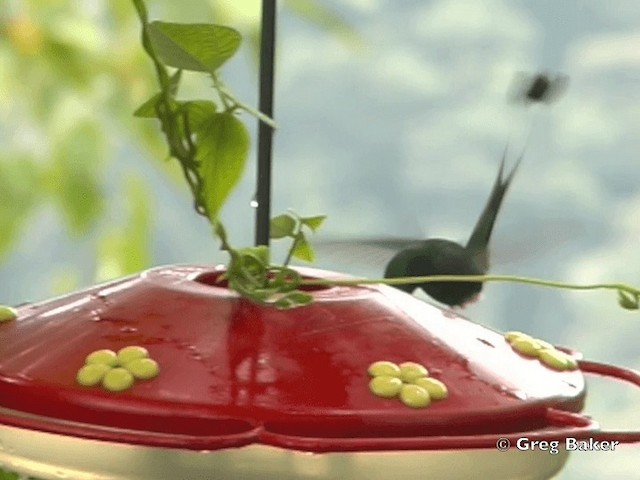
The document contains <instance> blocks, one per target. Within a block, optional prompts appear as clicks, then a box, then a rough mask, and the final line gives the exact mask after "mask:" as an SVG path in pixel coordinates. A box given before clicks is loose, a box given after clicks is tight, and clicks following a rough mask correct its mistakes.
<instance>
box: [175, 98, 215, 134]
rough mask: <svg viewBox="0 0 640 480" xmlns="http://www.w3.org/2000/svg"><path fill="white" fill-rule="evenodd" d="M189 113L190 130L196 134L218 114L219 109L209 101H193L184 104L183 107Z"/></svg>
mask: <svg viewBox="0 0 640 480" xmlns="http://www.w3.org/2000/svg"><path fill="white" fill-rule="evenodd" d="M181 108H183V109H184V110H185V111H186V112H187V118H188V119H189V130H190V131H191V132H196V131H198V130H200V129H201V128H202V127H203V126H204V125H205V124H206V123H207V122H209V121H211V119H212V118H213V117H214V115H215V114H216V111H217V109H218V107H217V106H216V104H215V103H213V102H211V101H209V100H193V101H190V102H182V107H181Z"/></svg>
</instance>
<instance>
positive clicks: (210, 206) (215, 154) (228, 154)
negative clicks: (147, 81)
mask: <svg viewBox="0 0 640 480" xmlns="http://www.w3.org/2000/svg"><path fill="white" fill-rule="evenodd" d="M197 136H198V153H197V155H196V159H197V161H198V172H199V174H200V177H201V179H202V190H203V191H202V193H203V201H204V206H205V208H206V210H207V214H208V216H209V220H210V221H211V223H212V224H215V223H216V220H217V217H218V213H219V211H220V208H222V205H224V202H225V200H226V199H227V197H228V196H229V194H230V193H231V191H232V190H233V188H234V187H235V186H236V184H237V183H238V181H239V180H240V178H241V176H242V172H243V171H244V166H245V163H246V160H247V154H248V152H249V132H247V128H246V127H245V126H244V124H243V123H242V122H241V121H240V120H238V119H237V118H236V117H234V116H233V114H231V113H217V114H215V115H213V116H212V117H210V119H209V121H207V122H206V123H205V124H204V125H203V126H202V128H201V129H200V130H199V131H198V132H197Z"/></svg>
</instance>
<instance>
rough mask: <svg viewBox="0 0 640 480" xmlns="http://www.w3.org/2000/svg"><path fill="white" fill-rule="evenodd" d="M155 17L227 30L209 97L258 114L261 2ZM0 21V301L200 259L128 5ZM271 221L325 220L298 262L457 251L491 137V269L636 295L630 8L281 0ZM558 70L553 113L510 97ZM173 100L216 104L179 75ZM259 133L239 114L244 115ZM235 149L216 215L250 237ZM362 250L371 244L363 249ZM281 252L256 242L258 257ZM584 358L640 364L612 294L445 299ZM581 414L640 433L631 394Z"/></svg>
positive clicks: (617, 470) (634, 322) (523, 292)
mask: <svg viewBox="0 0 640 480" xmlns="http://www.w3.org/2000/svg"><path fill="white" fill-rule="evenodd" d="M147 4H148V7H149V9H150V16H151V18H152V19H164V20H169V21H178V22H203V21H212V22H216V23H221V24H227V25H229V26H232V27H234V28H236V29H238V30H239V31H240V32H241V33H242V34H243V36H244V38H245V43H244V46H243V47H242V51H241V52H240V54H239V55H237V56H236V57H234V58H233V59H232V60H231V61H230V62H229V64H228V65H227V66H226V67H225V68H224V69H223V75H224V79H225V81H226V83H227V85H228V86H229V87H230V88H231V89H232V90H233V91H234V92H235V93H236V95H237V96H238V97H239V98H240V99H242V100H244V101H245V102H246V103H248V104H251V105H256V104H257V70H258V69H257V50H256V39H257V34H258V21H259V18H260V2H259V1H258V0H243V1H239V0H235V1H233V0H225V1H222V0H210V1H208V2H207V1H185V2H173V1H170V0H148V1H147ZM2 5H3V8H2V12H0V141H1V142H2V143H1V144H2V146H3V148H2V149H1V151H0V180H1V182H2V184H1V186H0V302H2V303H5V304H13V305H16V304H19V303H22V302H27V301H40V300H44V299H46V298H48V297H51V296H53V295H59V294H64V293H66V292H69V291H72V290H75V289H78V288H81V287H84V286H88V285H91V284H93V283H96V282H102V281H106V280H108V279H111V278H115V277H118V276H122V275H126V274H129V273H133V272H136V271H139V270H141V269H143V268H146V267H149V266H153V265H161V264H170V263H207V264H213V263H220V262H225V261H226V256H225V255H224V254H223V253H222V252H220V251H219V250H218V244H217V242H215V241H214V240H213V236H212V233H211V230H210V227H209V225H208V224H207V222H206V220H205V219H204V218H203V217H200V216H198V215H196V214H195V211H194V210H193V208H192V199H191V198H190V195H189V192H188V189H187V186H186V184H185V182H184V181H183V179H182V178H181V176H180V171H179V168H178V165H177V163H176V162H175V161H168V160H167V150H166V147H165V145H164V143H163V141H162V138H161V136H160V132H159V128H158V124H157V123H156V122H155V121H153V120H146V119H145V120H142V119H135V118H133V116H132V112H133V111H134V110H135V108H137V107H138V106H139V105H140V104H141V103H142V102H143V101H145V100H146V99H147V98H148V97H150V96H151V95H152V94H153V93H154V92H155V91H156V90H157V86H156V83H155V78H154V76H153V70H152V65H151V63H150V62H149V60H148V59H147V57H146V56H145V54H144V52H143V50H142V48H141V47H140V45H139V32H140V27H139V25H138V22H137V18H136V17H135V15H134V9H133V7H132V5H131V4H130V2H122V1H119V2H106V1H99V0H83V1H82V2H72V1H69V0H37V1H36V0H31V1H27V0H4V1H3V3H2ZM279 6H280V10H279V17H278V46H277V57H278V58H277V69H276V83H277V86H276V98H275V110H276V114H275V117H276V121H277V123H278V126H279V129H278V131H277V133H276V137H275V152H274V162H275V163H274V185H273V190H274V198H273V213H274V214H276V213H280V212H282V211H284V210H286V209H287V208H294V209H295V210H296V211H297V212H298V213H300V214H304V215H315V214H327V215H328V220H327V222H326V223H325V225H324V226H323V228H322V231H321V232H320V233H318V234H317V235H316V236H317V239H318V240H319V241H320V242H319V247H318V261H317V262H316V266H318V267H321V268H327V269H332V270H338V271H343V272H347V273H352V274H354V275H365V276H369V277H380V276H382V272H383V270H384V260H381V259H380V258H379V255H377V253H375V252H371V251H370V250H367V249H366V248H364V247H362V246H358V244H356V243H354V244H353V245H351V246H345V247H344V248H343V247H341V248H328V249H327V248H322V240H323V239H324V240H336V239H341V240H345V239H354V241H355V240H357V239H362V238H376V237H389V236H400V237H407V236H415V237H416V238H422V237H426V236H438V237H445V238H450V239H454V240H460V241H466V239H467V237H468V235H469V233H470V231H471V229H472V227H473V225H474V223H475V221H476V219H477V216H478V215H479V213H480V210H481V208H482V205H483V204H484V201H485V200H486V198H487V196H488V193H489V190H490V188H491V185H492V183H493V181H494V178H495V174H496V171H497V168H498V165H499V160H500V156H501V155H502V152H503V149H504V147H505V145H506V144H507V142H509V144H510V145H511V147H512V149H511V151H510V152H511V154H510V157H511V159H514V158H515V156H516V154H517V153H519V152H520V150H521V149H522V148H523V147H524V146H525V142H526V138H527V135H528V134H529V132H530V135H529V136H528V141H527V142H526V147H527V151H526V156H525V160H524V162H523V164H522V166H521V168H520V170H519V172H518V176H517V177H516V179H515V181H514V183H513V186H512V188H511V190H510V191H509V193H508V195H507V198H506V201H505V203H504V205H503V209H502V214H501V215H500V217H499V218H498V223H497V225H496V229H495V231H494V236H493V247H494V249H493V266H492V271H493V272H494V273H503V274H519V275H524V276H534V277H544V278H548V279H554V280H562V281H567V282H578V283H590V282H627V283H630V284H633V285H636V286H638V285H640V248H639V239H640V221H639V220H640V213H639V212H640V161H639V159H638V158H637V152H638V151H640V26H639V25H640V3H638V2H637V1H636V0H614V1H612V2H601V1H597V0H564V1H562V2H557V1H552V0H538V1H536V2H526V1H524V0H512V1H506V0H505V1H501V0H430V1H427V0H420V1H418V0H405V1H403V2H393V1H391V0H341V1H337V0H326V1H322V2H320V1H314V0H289V1H282V2H280V3H279ZM541 70H548V71H550V72H562V73H564V74H567V75H569V77H570V83H569V88H568V90H567V92H566V94H565V96H564V97H563V98H561V99H560V100H559V101H558V103H557V104H554V105H552V106H550V107H546V106H542V107H536V108H525V107H524V106H522V105H514V104H511V103H509V102H508V101H507V95H508V92H509V91H510V89H512V87H513V79H514V76H515V75H516V74H517V73H518V72H535V71H541ZM183 78H184V87H183V89H182V91H181V96H183V97H184V98H185V99H186V98H212V96H213V92H212V91H211V89H210V88H209V84H208V81H207V79H206V78H203V77H202V76H199V75H195V74H188V73H187V74H185V75H184V76H183ZM243 119H244V120H245V121H246V122H247V125H248V126H249V127H250V128H251V131H252V134H253V135H254V136H253V138H254V140H255V131H256V128H255V127H256V125H255V124H256V122H255V120H254V119H253V118H251V117H249V116H247V115H244V116H243ZM254 191H255V154H254V153H252V156H251V157H250V162H249V164H248V168H247V172H246V175H245V177H244V180H243V182H242V184H241V185H240V187H239V188H238V189H237V191H236V192H235V194H234V195H233V198H232V199H231V201H230V202H229V203H228V204H227V206H226V207H225V209H224V211H223V221H224V222H225V225H226V226H227V229H228V230H229V233H230V236H231V240H232V243H233V244H234V245H249V244H251V243H252V242H253V225H254V211H253V209H252V208H251V207H250V205H249V203H250V200H251V199H252V197H253V194H254ZM374 253H375V254H374ZM281 254H282V252H281V250H279V249H278V248H276V259H279V258H280V257H278V255H281ZM464 313H465V315H466V316H467V317H469V318H471V319H472V320H474V321H476V322H478V323H481V324H483V325H486V326H488V327H490V328H494V329H498V330H507V329H509V330H512V329H520V330H524V331H526V332H527V333H530V334H532V335H534V336H537V337H541V338H543V339H546V340H547V341H550V342H552V343H555V344H558V345H567V346H571V347H573V348H576V349H578V350H580V351H582V352H584V354H585V356H586V357H587V358H590V359H592V360H598V361H606V362H611V363H616V364H621V365H624V366H627V367H631V368H635V369H640V350H639V348H638V344H639V342H638V340H639V339H640V336H639V335H638V332H639V331H640V316H639V315H640V314H638V313H637V312H628V311H625V310H622V309H620V308H619V307H618V305H617V302H616V296H615V294H614V293H607V292H604V293H601V292H595V293H585V292H565V291H558V290H551V289H541V288H535V287H528V286H523V285H515V284H498V283H493V284H488V285H487V286H486V287H485V290H484V298H483V300H482V301H481V302H480V303H478V304H476V305H474V306H472V307H470V308H468V309H467V310H465V312H464ZM589 390H590V391H589V398H588V404H587V412H588V413H590V414H592V415H593V416H594V417H595V418H596V419H597V420H599V421H600V422H601V424H602V425H603V426H604V427H607V428H632V427H633V428H635V429H639V428H640V408H638V406H639V405H640V393H638V392H637V391H634V390H633V388H632V387H630V386H626V385H619V384H616V383H613V382H608V381H602V380H599V379H589ZM639 452H640V449H639V447H637V446H634V447H624V448H619V449H618V450H617V451H615V452H588V453H580V454H573V455H572V456H571V459H570V460H569V463H568V465H567V467H566V468H565V469H564V471H563V472H562V473H561V474H560V475H559V477H558V478H561V479H578V478H580V479H602V478H620V479H624V478H638V474H637V471H638V468H639V467H640V456H639V455H638V453H639Z"/></svg>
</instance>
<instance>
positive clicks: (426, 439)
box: [0, 266, 640, 480]
mask: <svg viewBox="0 0 640 480" xmlns="http://www.w3.org/2000/svg"><path fill="white" fill-rule="evenodd" d="M221 271H222V270H221V269H211V268H210V267H205V266H170V267H161V268H155V269H152V270H148V271H146V272H143V273H142V274H140V275H136V276H133V277H129V278H125V279H121V280H117V281H114V282H111V283H108V284H104V285H99V286H96V287H92V288H89V289H87V290H84V291H81V292H77V293H73V294H71V295H67V296H64V297H60V298H57V299H53V300H50V301H47V302H43V303H40V304H36V305H28V306H23V307H20V308H18V318H17V320H16V321H11V322H5V323H3V324H0V445H2V448H0V468H4V469H6V470H14V471H18V472H20V473H23V474H26V475H31V476H35V477H39V478H63V476H64V475H66V478H73V479H75V480H83V479H111V480H113V479H122V480H124V479H126V480H134V479H150V480H151V479H153V480H157V479H158V478H189V479H196V478H197V479H199V478H206V479H208V480H210V479H217V478H243V479H248V478H256V479H258V478H259V479H265V478H278V479H283V478H284V479H287V478H296V479H304V478H314V479H317V478H350V479H358V478H362V479H382V478H384V479H385V480H386V479H388V478H403V479H412V478H416V479H417V478H420V479H423V478H426V476H435V477H436V478H437V477H439V478H460V479H466V478H492V479H500V478H504V479H507V478H527V479H544V478H550V477H552V476H553V475H554V474H555V473H557V472H558V471H559V470H560V469H561V468H562V466H563V465H564V463H565V462H566V459H567V457H568V453H569V452H568V451H567V450H566V449H565V448H564V446H565V439H566V438H567V437H571V438H573V439H575V440H576V441H579V440H586V439H593V440H594V441H598V442H599V441H603V440H606V441H617V442H621V443H623V442H638V441H640V433H638V432H604V431H602V430H600V429H599V427H598V425H597V424H596V423H595V422H594V421H593V420H591V419H590V418H589V417H587V416H584V415H582V414H580V413H579V412H580V411H581V410H582V408H583V405H584V401H585V383H584V378H583V375H582V373H583V372H592V373H598V374H601V375H606V376H611V377H616V378H620V379H624V380H628V381H630V382H632V383H634V384H636V385H638V386H640V374H638V373H637V372H633V371H630V370H625V369H622V368H617V367H612V366H607V365H601V364H595V363H591V362H585V361H580V362H579V365H580V369H578V370H573V371H556V370H553V369H551V368H549V367H547V366H545V365H543V364H542V363H541V362H540V361H538V360H537V359H535V358H531V357H526V356H523V355H521V354H518V353H516V352H515V351H514V350H513V349H512V348H511V346H510V345H509V343H508V342H507V341H506V340H505V339H504V337H503V335H501V334H499V333H496V332H494V331H491V330H488V329H487V328H484V327H482V326H479V325H476V324H474V323H471V322H469V321H467V320H465V319H462V318H451V317H450V316H445V315H443V312H442V311H441V310H440V309H438V308H436V307H434V306H432V305H430V304H427V303H424V302H422V301H420V300H418V299H416V298H413V297H412V296H410V295H407V294H405V293H403V292H400V291H398V290H396V289H393V288H390V287H386V286H383V285H375V286H357V287H355V286H354V287H331V288H320V287H314V288H313V289H312V291H311V293H312V294H313V296H314V302H313V303H312V304H311V305H308V306H304V307H300V308H296V309H292V310H284V311H281V310H276V309H273V308H268V307H262V306H258V305H255V304H253V303H251V302H249V301H248V300H246V299H244V298H240V297H239V296H238V295H236V294H235V293H234V292H231V291H229V290H227V289H226V288H224V287H223V286H221V285H220V284H217V283H216V279H217V278H218V276H219V275H220V273H221ZM300 272H301V273H302V274H303V275H304V276H307V277H315V278H336V277H337V274H334V273H330V272H324V271H320V270H313V269H300ZM131 345H137V346H140V347H144V348H146V349H147V350H148V352H149V354H150V356H151V357H152V358H153V359H154V360H155V361H156V362H157V363H158V364H159V366H160V373H159V375H158V376H157V377H155V378H153V379H149V380H138V381H136V382H135V383H134V384H133V386H132V387H131V388H129V389H127V390H124V391H122V392H118V393H114V392H110V391H106V390H105V389H104V388H102V387H101V386H100V385H98V386H93V387H85V386H81V385H79V384H78V382H77V380H76V375H77V373H78V370H79V369H80V368H81V367H82V366H83V365H84V363H85V358H86V357H87V355H88V354H90V353H91V352H93V351H95V350H101V349H110V350H113V351H118V350H119V349H121V348H123V347H126V346H131ZM380 360H388V361H391V362H395V363H398V364H399V363H402V362H406V361H410V362H417V363H420V364H422V365H424V366H425V367H426V368H427V369H428V371H429V375H430V376H431V377H433V378H436V379H438V380H440V381H442V382H443V383H444V384H445V385H446V386H447V388H448V396H447V398H445V399H443V400H439V401H433V402H432V403H431V404H430V405H429V406H427V407H426V408H411V407H409V406H407V405H405V404H403V403H402V402H401V401H400V400H398V399H397V398H381V397H379V396H376V395H374V394H373V393H372V392H371V391H370V389H369V382H370V380H371V377H370V375H369V373H368V368H369V366H370V365H371V364H372V363H373V362H376V361H380ZM522 437H526V438H528V442H531V441H534V440H540V441H545V442H548V443H546V444H542V445H547V451H544V450H541V449H540V448H537V449H535V450H527V451H521V450H519V449H518V448H516V443H517V442H518V439H520V438H522ZM499 439H501V440H500V442H501V443H500V444H499V446H500V447H502V449H503V450H504V449H505V448H504V447H506V445H507V443H508V442H510V443H511V448H510V449H509V450H508V451H499V450H498V449H497V448H496V444H497V443H498V442H499ZM521 442H522V441H521ZM553 442H559V444H558V448H557V452H556V453H555V454H550V451H549V450H550V449H552V448H553V446H554V445H555V444H554V443H553ZM521 446H526V444H521ZM551 453H553V452H551Z"/></svg>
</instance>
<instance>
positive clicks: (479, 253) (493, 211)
mask: <svg viewBox="0 0 640 480" xmlns="http://www.w3.org/2000/svg"><path fill="white" fill-rule="evenodd" d="M508 149H509V146H508V145H507V146H506V147H505V149H504V153H503V155H502V161H501V162H500V169H499V170H498V175H497V177H496V181H495V183H494V184H493V188H492V190H491V195H489V199H488V200H487V203H486V205H485V207H484V209H483V210H482V214H481V215H480V218H478V221H477V222H476V226H475V227H474V229H473V232H472V233H471V236H470V237H469V241H468V242H467V245H466V247H465V248H466V249H467V250H468V251H469V252H471V253H472V254H473V255H474V257H475V258H476V261H477V263H478V266H479V267H480V269H481V270H482V271H483V272H486V271H487V270H488V268H489V252H488V245H489V240H490V238H491V232H492V231H493V226H494V224H495V221H496V217H497V216H498V212H499V211H500V206H501V205H502V200H503V198H504V195H505V194H506V193H507V190H508V189H509V185H510V184H511V181H512V180H513V177H514V176H515V173H516V171H517V169H518V167H519V166H520V162H521V161H522V158H523V157H524V149H523V151H522V153H521V154H520V157H518V159H517V160H516V163H515V165H514V166H513V168H512V169H511V171H510V172H509V174H508V175H507V176H506V177H504V164H505V161H506V158H507V151H508Z"/></svg>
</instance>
